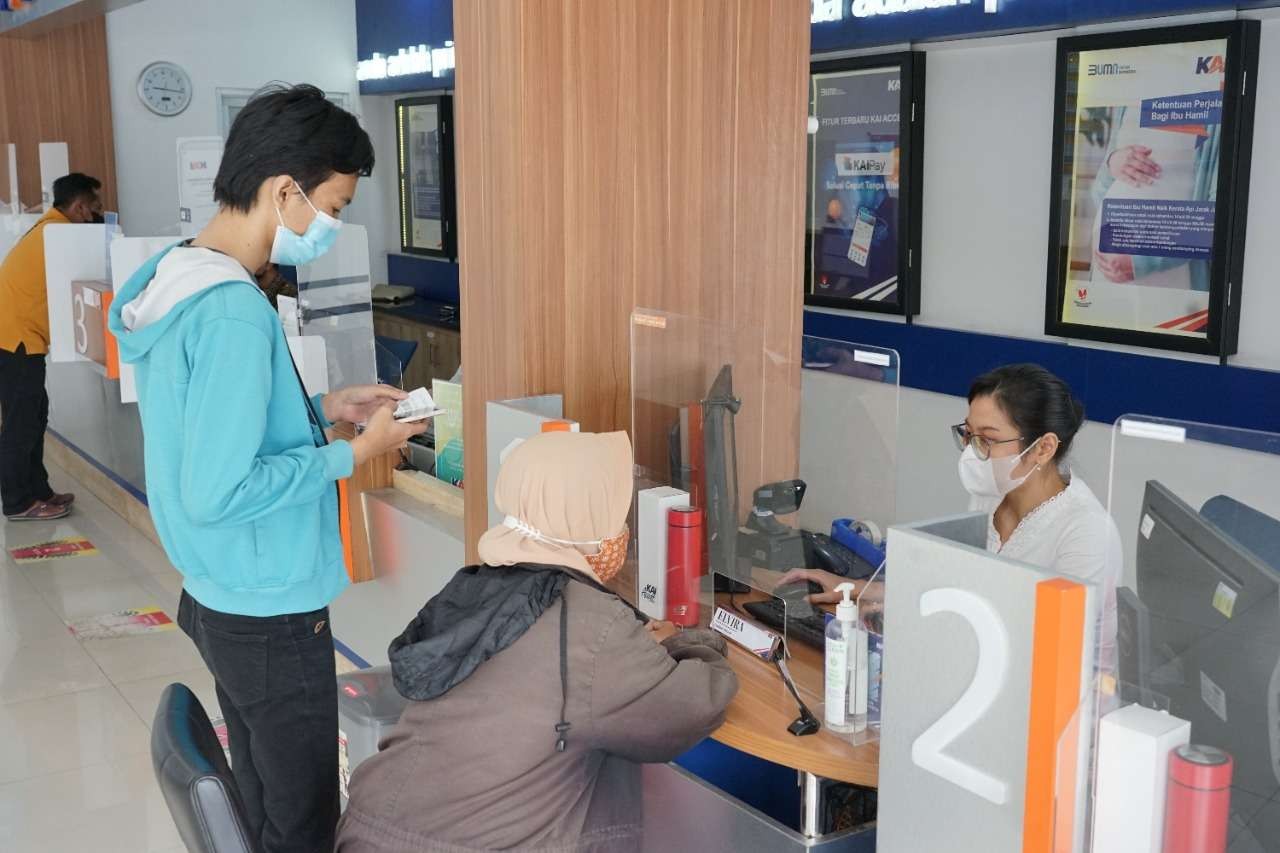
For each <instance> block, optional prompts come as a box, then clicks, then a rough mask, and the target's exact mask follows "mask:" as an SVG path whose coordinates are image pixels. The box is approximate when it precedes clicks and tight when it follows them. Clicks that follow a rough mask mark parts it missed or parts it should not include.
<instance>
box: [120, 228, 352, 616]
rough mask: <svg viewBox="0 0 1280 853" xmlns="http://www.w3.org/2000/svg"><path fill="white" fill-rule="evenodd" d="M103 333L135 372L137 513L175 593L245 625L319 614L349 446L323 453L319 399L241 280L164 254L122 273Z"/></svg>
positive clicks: (341, 573)
mask: <svg viewBox="0 0 1280 853" xmlns="http://www.w3.org/2000/svg"><path fill="white" fill-rule="evenodd" d="M108 324H109V326H110V328H111V332H112V334H114V335H115V336H116V338H117V339H118V340H119V344H120V358H121V360H123V361H125V362H127V363H129V364H132V365H134V369H135V375H136V378H137V384H138V410H139V413H140V415H141V418H142V432H143V440H144V445H145V456H144V458H145V462H146V476H147V502H148V503H149V504H150V508H151V517H152V518H153V519H154V520H155V524H156V531H157V532H158V533H159V534H160V541H161V542H162V543H163V544H164V548H165V551H166V552H167V553H168V555H169V559H170V560H171V561H172V562H173V564H174V566H175V567H176V568H177V569H178V570H179V571H180V572H182V575H183V578H184V582H183V586H184V588H185V589H186V590H187V592H188V593H190V595H191V596H192V597H193V598H194V599H195V600H196V601H198V602H200V603H201V604H203V605H204V606H205V607H209V608H212V609H213V610H220V611H222V612H224V613H238V614H241V615H245V616H278V615H281V614H286V613H305V612H308V611H311V610H317V609H319V608H321V607H324V606H326V605H328V604H329V602H331V601H332V600H333V599H334V598H335V597H336V596H337V594H338V593H339V592H341V591H342V589H343V587H345V586H346V585H347V582H348V581H347V572H346V567H345V564H344V560H343V549H342V541H341V537H340V535H339V532H338V501H337V489H336V487H335V485H334V484H335V482H336V481H337V480H340V479H343V478H345V477H349V476H351V470H352V467H353V464H354V462H353V457H352V452H351V445H350V444H348V443H347V442H345V441H337V442H334V443H333V444H329V445H325V444H324V437H323V433H322V431H321V430H322V429H323V428H325V427H328V426H329V424H327V423H324V422H323V419H324V414H323V410H322V408H321V406H320V401H319V398H316V399H313V400H311V401H308V400H307V399H306V396H305V392H304V391H303V389H302V387H301V383H300V381H299V379H298V377H297V374H296V372H295V370H294V366H293V361H292V359H291V357H290V355H289V345H288V344H287V343H286V341H285V338H284V332H283V330H282V328H281V326H280V320H279V318H278V317H277V315H276V312H275V311H274V310H273V309H272V307H271V303H270V302H268V301H267V299H266V297H265V296H264V295H263V293H262V291H261V290H259V288H258V286H257V285H256V284H254V283H253V282H252V279H251V277H250V276H249V275H248V273H247V272H246V271H245V269H244V268H243V267H242V266H240V264H239V263H238V262H236V261H235V260H234V259H232V258H230V257H228V256H227V255H223V254H221V253H218V252H214V251H212V250H210V249H203V248H198V247H190V246H185V245H182V244H179V245H177V246H172V247H170V248H168V249H166V250H164V251H163V252H161V253H160V254H158V255H156V256H155V257H153V258H151V259H150V260H149V261H147V262H146V263H145V264H143V265H142V267H141V268H140V269H139V270H138V271H137V272H136V273H134V274H133V276H132V277H131V278H130V279H129V281H128V282H127V283H126V284H125V286H124V289H123V290H122V291H121V292H120V293H119V294H117V295H116V299H115V300H114V302H113V303H112V305H111V312H110V318H109V320H108ZM308 405H310V406H311V408H312V410H313V412H314V417H315V419H316V420H317V421H318V423H317V424H315V425H313V423H312V418H311V417H309V416H308V413H307V406H308Z"/></svg>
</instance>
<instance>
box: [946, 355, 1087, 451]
mask: <svg viewBox="0 0 1280 853" xmlns="http://www.w3.org/2000/svg"><path fill="white" fill-rule="evenodd" d="M979 397H991V398H992V399H993V400H995V402H996V405H997V406H999V407H1000V410H1001V411H1002V412H1004V413H1005V414H1006V415H1007V416H1008V417H1009V420H1011V421H1013V424H1014V426H1016V427H1017V428H1018V432H1019V434H1021V435H1022V439H1023V441H1022V446H1023V447H1024V448H1025V447H1026V446H1028V445H1029V444H1030V443H1031V442H1033V441H1035V440H1036V439H1038V438H1040V436H1042V435H1047V434H1048V433H1053V434H1054V435H1056V436H1057V437H1058V452H1057V453H1055V454H1054V457H1053V458H1054V460H1056V461H1061V460H1062V459H1064V458H1066V455H1067V453H1068V452H1070V450H1071V442H1072V441H1073V440H1074V439H1075V437H1076V433H1077V432H1079V430H1080V425H1081V424H1083V423H1084V404H1083V403H1081V402H1080V401H1079V400H1077V399H1076V397H1075V395H1074V394H1072V393H1071V388H1070V387H1069V386H1068V385H1067V383H1065V382H1063V381H1062V380H1061V379H1059V378H1058V377H1057V376H1054V375H1053V374H1052V373H1050V372H1049V371H1047V370H1045V369H1044V368H1043V367H1041V366H1040V365H1038V364H1007V365H1005V366H1004V367H997V368H996V369H995V370H992V371H990V372H988V373H984V374H982V375H981V376H979V377H978V378H977V379H975V380H973V384H972V385H970V386H969V402H970V403H972V402H973V401H974V400H976V399H977V398H979Z"/></svg>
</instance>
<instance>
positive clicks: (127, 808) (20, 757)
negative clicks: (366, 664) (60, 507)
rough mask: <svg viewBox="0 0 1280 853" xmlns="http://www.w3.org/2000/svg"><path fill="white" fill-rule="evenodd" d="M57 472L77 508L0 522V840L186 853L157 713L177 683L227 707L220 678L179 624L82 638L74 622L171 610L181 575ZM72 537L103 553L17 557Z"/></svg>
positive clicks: (24, 851)
mask: <svg viewBox="0 0 1280 853" xmlns="http://www.w3.org/2000/svg"><path fill="white" fill-rule="evenodd" d="M53 474H54V480H55V488H58V489H59V491H62V490H71V491H75V492H76V493H77V495H78V498H77V501H76V512H75V513H74V514H73V515H72V516H71V517H70V518H68V519H66V520H64V521H60V522H52V523H45V524H12V523H8V524H6V523H0V549H3V550H0V850H3V851H5V853H63V851H66V853H71V851H84V850H92V851H96V853H114V851H121V853H146V851H153V853H171V851H172V853H177V851H181V850H183V849H184V848H183V846H182V841H181V839H180V838H179V837H178V834H177V831H176V830H175V829H174V827H173V822H172V821H171V820H170V818H169V812H168V809H167V808H166V807H165V803H164V800H163V798H162V797H161V795H160V790H159V788H158V787H157V786H156V783H155V780H154V778H153V776H152V771H151V756H150V726H151V718H152V715H153V714H154V712H155V707H156V703H157V701H158V700H159V697H160V691H161V690H163V689H164V687H165V685H167V684H169V683H171V682H174V681H181V682H183V683H185V684H187V685H190V686H191V687H192V688H193V689H195V691H196V694H197V695H198V696H199V697H200V700H201V702H203V703H205V706H206V708H208V709H209V710H210V713H211V714H213V715H216V714H217V703H216V701H215V699H214V696H213V681H212V679H211V678H210V676H209V674H208V672H207V671H206V670H205V669H204V666H203V664H202V663H201V661H200V657H199V655H198V654H197V653H196V650H195V648H194V647H193V646H192V645H191V643H190V641H189V640H187V638H186V636H185V635H184V634H183V633H182V632H181V631H178V630H172V631H166V632H164V633H159V634H150V635H144V636H136V637H127V638H120V639H111V640H86V641H80V640H77V639H76V638H75V637H74V636H72V635H71V634H70V632H69V631H68V630H67V627H66V624H65V621H74V620H77V619H82V618H85V617H90V616H100V615H104V614H107V613H111V612H114V611H117V610H122V609H125V608H131V607H146V606H156V607H160V608H163V609H164V610H165V612H167V613H168V614H169V615H170V617H173V616H176V611H177V600H178V593H179V591H180V590H181V588H182V582H181V579H180V577H179V576H178V574H177V573H176V572H175V571H174V570H173V569H172V568H171V567H170V566H169V564H168V561H167V560H166V559H165V556H164V553H163V552H162V551H160V549H158V548H156V547H155V546H154V545H153V544H152V543H151V542H150V541H148V540H147V539H146V538H145V537H143V536H142V535H140V534H139V533H137V532H136V531H135V530H133V529H132V528H131V527H129V526H128V524H126V523H125V522H124V521H123V520H122V519H121V518H120V517H119V516H117V515H116V514H115V513H114V512H112V511H111V510H110V509H108V508H107V507H106V506H104V505H103V504H102V503H101V502H100V501H97V500H95V499H94V498H93V497H92V496H91V495H89V494H88V493H86V492H85V490H84V489H82V488H77V487H76V484H74V483H72V482H70V481H69V480H68V478H67V477H66V475H65V474H62V473H61V472H59V471H54V472H53ZM69 536H83V537H85V538H87V539H89V540H90V541H91V542H93V544H94V545H95V546H96V547H97V548H98V550H99V551H100V552H101V553H100V554H99V555H97V556H89V557H77V558H74V559H64V560H55V561H46V562H38V563H27V564H24V565H21V566H19V565H17V564H16V563H14V561H13V560H12V559H11V558H10V556H9V551H8V549H10V548H14V547H20V546H23V545H30V544H35V543H38V542H46V541H49V540H53V539H61V538H64V537H69ZM64 620H65V621H64Z"/></svg>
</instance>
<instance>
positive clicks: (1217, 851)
mask: <svg viewBox="0 0 1280 853" xmlns="http://www.w3.org/2000/svg"><path fill="white" fill-rule="evenodd" d="M1234 767H1235V765H1234V763H1233V762H1232V760H1231V756H1230V755H1228V754H1227V753H1225V752H1223V751H1222V750H1220V749H1214V748H1213V747H1212V746H1198V745H1196V744H1185V745H1183V746H1180V747H1178V748H1177V749H1175V750H1174V751H1173V752H1172V753H1171V754H1170V755H1169V793H1168V798H1167V800H1166V801H1165V807H1164V853H1224V851H1225V850H1226V849H1227V823H1228V820H1229V818H1230V813H1231V776H1232V772H1233V771H1234Z"/></svg>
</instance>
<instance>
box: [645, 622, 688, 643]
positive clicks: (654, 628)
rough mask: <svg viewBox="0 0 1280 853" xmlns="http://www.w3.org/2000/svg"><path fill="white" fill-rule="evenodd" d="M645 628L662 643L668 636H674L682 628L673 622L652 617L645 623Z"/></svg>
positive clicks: (655, 639) (656, 640)
mask: <svg viewBox="0 0 1280 853" xmlns="http://www.w3.org/2000/svg"><path fill="white" fill-rule="evenodd" d="M644 629H645V630H646V631H648V632H649V636H650V637H651V638H652V639H653V641H654V642H655V643H661V642H662V641H663V640H665V639H667V638H668V637H674V636H675V635H676V634H678V633H680V629H679V628H678V627H676V625H675V624H674V623H672V622H664V621H662V620H660V619H651V620H649V621H648V622H646V623H645V626H644Z"/></svg>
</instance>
